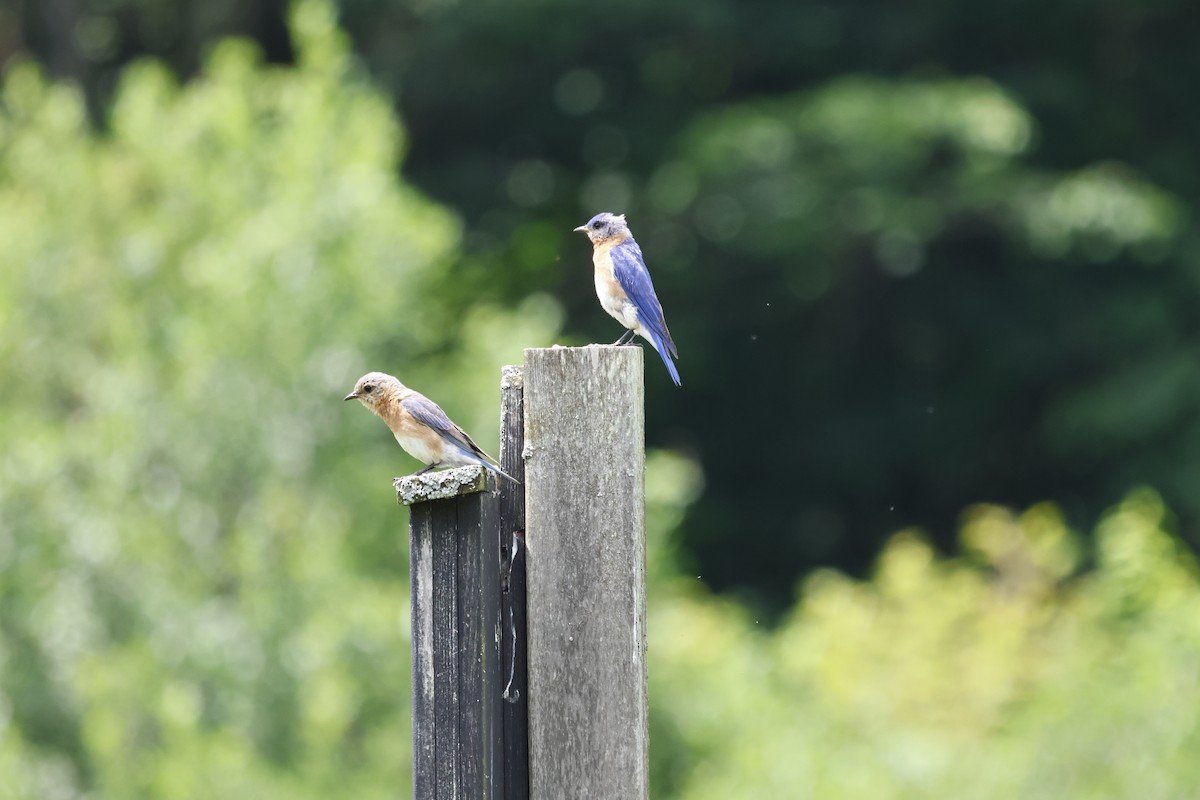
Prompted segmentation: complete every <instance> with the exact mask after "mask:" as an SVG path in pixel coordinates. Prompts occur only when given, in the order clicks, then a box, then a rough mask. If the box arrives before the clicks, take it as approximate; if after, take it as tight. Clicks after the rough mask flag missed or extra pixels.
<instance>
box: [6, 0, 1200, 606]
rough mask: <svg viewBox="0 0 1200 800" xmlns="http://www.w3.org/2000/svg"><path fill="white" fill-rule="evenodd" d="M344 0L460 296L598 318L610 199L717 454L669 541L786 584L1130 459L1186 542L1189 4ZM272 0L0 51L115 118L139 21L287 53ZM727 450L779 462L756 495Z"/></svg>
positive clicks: (101, 25) (145, 2)
mask: <svg viewBox="0 0 1200 800" xmlns="http://www.w3.org/2000/svg"><path fill="white" fill-rule="evenodd" d="M335 5H336V8H337V15H338V21H339V24H340V25H341V26H342V27H343V28H344V29H345V31H346V32H347V36H348V37H349V39H350V40H351V41H352V43H353V48H354V52H355V55H354V64H355V67H356V68H361V69H363V70H364V71H367V72H369V73H370V75H371V76H372V78H373V79H374V80H375V81H376V82H377V83H378V85H380V86H381V87H384V88H385V90H386V91H387V93H388V95H389V96H390V98H391V101H392V103H393V104H394V105H395V106H396V107H398V108H399V109H400V110H401V112H402V113H401V116H402V118H403V119H404V121H405V125H406V133H407V135H408V140H409V143H410V144H411V155H410V157H408V158H406V159H405V160H404V163H403V173H404V175H405V178H406V180H408V181H411V182H412V183H413V184H414V185H415V186H418V187H420V188H421V189H422V190H423V191H425V192H426V193H428V194H429V195H430V196H431V197H433V198H434V199H436V200H438V201H440V202H443V203H445V204H446V205H448V206H449V207H451V208H453V209H454V211H455V212H456V213H457V214H460V215H461V218H462V237H461V240H460V241H459V242H458V248H457V250H458V252H457V254H456V256H455V258H454V261H455V263H454V267H453V269H454V274H455V281H454V286H453V288H450V287H447V291H445V292H443V293H442V295H441V296H440V297H439V300H440V305H444V307H445V312H444V313H445V314H446V315H447V316H446V317H445V318H446V319H449V320H457V319H459V318H461V317H463V316H467V315H469V314H472V313H473V308H474V306H475V304H476V303H477V301H479V300H480V299H481V298H482V299H483V300H484V302H486V303H488V304H491V305H493V306H497V307H501V308H509V307H514V306H517V305H519V304H520V303H522V302H525V299H526V298H527V297H528V296H529V295H530V294H537V295H540V294H547V295H551V296H552V297H553V298H554V300H555V301H556V302H557V303H559V304H561V305H562V309H563V311H564V312H565V313H564V314H563V318H564V319H565V320H566V321H567V322H566V323H565V324H566V325H567V326H568V328H567V332H568V333H569V334H570V335H571V336H572V337H573V338H575V339H577V340H586V341H612V340H613V339H614V338H615V337H616V335H617V333H618V331H616V330H614V325H613V322H612V321H611V319H609V318H608V317H607V316H606V315H605V314H604V313H603V311H602V310H601V309H600V308H599V306H598V304H597V303H596V301H595V296H594V293H593V291H592V285H591V281H590V280H589V279H588V268H589V263H588V258H587V246H586V243H585V242H584V241H583V240H582V238H581V237H579V236H578V235H577V234H572V233H571V232H570V230H571V228H573V227H574V226H575V225H577V224H579V223H580V222H581V221H582V220H585V219H587V218H588V217H590V216H591V215H592V214H593V213H594V212H595V211H598V210H602V209H606V208H607V209H610V210H617V211H623V212H626V213H628V214H629V216H630V220H631V223H632V224H633V228H634V230H635V232H636V233H637V235H638V237H639V239H640V240H641V241H642V244H643V246H644V249H645V250H646V253H647V258H648V261H649V262H650V266H651V269H652V270H653V271H654V274H655V281H656V285H657V287H658V291H659V294H660V295H661V296H662V297H663V299H664V304H665V306H666V310H667V317H668V320H669V321H670V324H671V328H672V331H673V333H674V335H675V337H676V339H677V340H678V343H679V347H680V352H681V356H682V361H681V363H680V369H681V371H682V375H683V378H684V385H685V387H686V388H685V389H684V391H683V392H676V391H674V387H672V386H670V385H669V383H664V382H661V381H656V380H654V379H651V380H649V381H648V384H647V420H648V423H649V424H648V435H649V441H650V443H651V444H652V445H655V446H668V447H672V448H675V449H679V450H685V451H687V452H690V453H693V454H694V455H695V457H696V458H698V459H699V461H700V463H701V466H702V468H703V471H704V472H705V474H706V476H707V477H708V479H709V480H708V487H709V489H708V492H707V493H706V496H705V497H704V499H703V501H702V502H701V503H700V504H698V505H697V506H696V507H695V509H694V511H693V512H692V513H691V515H690V516H689V519H688V523H687V525H686V533H685V541H684V543H683V547H684V549H685V550H686V551H688V552H689V553H690V554H691V555H692V556H693V557H695V558H696V559H697V560H698V561H699V562H700V563H701V564H703V565H704V571H705V574H706V575H708V576H709V577H708V579H709V580H710V581H711V585H712V586H714V587H715V588H717V589H718V590H721V591H728V590H734V591H736V592H737V593H738V594H739V596H741V597H745V598H751V599H752V600H753V601H754V602H755V603H757V604H758V605H760V606H761V607H764V608H769V609H771V610H772V611H773V612H774V613H782V611H783V610H784V609H785V608H786V606H787V604H788V602H789V599H790V590H791V586H792V584H793V582H794V581H795V580H796V579H797V577H799V576H801V575H804V574H806V573H807V572H808V571H810V570H811V569H814V568H817V567H821V566H829V565H835V566H838V567H840V568H843V569H848V570H850V571H852V572H855V573H857V574H864V572H865V571H866V570H867V569H868V568H869V565H870V564H871V563H872V562H873V560H874V559H875V558H876V556H877V555H878V552H879V549H880V547H881V546H882V543H883V542H884V541H885V540H886V538H887V536H888V535H889V534H890V532H891V531H893V530H895V529H896V528H897V527H900V526H904V525H911V524H920V525H922V526H924V527H925V528H926V529H927V530H928V531H929V532H930V536H931V537H932V539H933V541H934V542H935V544H936V545H937V546H938V547H940V548H943V549H947V550H948V549H950V548H953V547H954V546H955V519H956V516H957V514H958V513H959V512H960V510H961V509H962V508H963V507H965V506H966V505H968V504H971V503H975V502H980V501H993V502H999V503H1004V504H1008V505H1012V506H1014V507H1021V506H1026V505H1029V504H1032V503H1036V502H1039V501H1040V500H1043V499H1047V498H1049V499H1052V500H1054V501H1055V502H1057V503H1059V504H1060V505H1061V506H1062V507H1063V508H1064V510H1065V512H1066V513H1067V514H1068V517H1069V519H1070V520H1071V522H1072V524H1073V525H1075V526H1076V527H1078V528H1079V529H1081V530H1088V529H1090V528H1091V527H1092V526H1093V525H1094V523H1095V521H1096V520H1097V519H1098V517H1099V515H1100V514H1101V513H1102V512H1103V511H1104V509H1106V508H1108V507H1109V506H1111V505H1112V504H1113V503H1116V502H1118V501H1119V499H1120V498H1121V497H1123V496H1124V495H1125V493H1126V492H1128V491H1129V490H1130V489H1131V488H1133V487H1135V486H1140V485H1152V486H1155V487H1156V488H1158V489H1159V490H1160V491H1162V492H1163V493H1164V496H1165V498H1166V499H1167V502H1168V504H1169V505H1170V506H1171V507H1172V508H1173V509H1175V511H1176V512H1177V513H1178V514H1179V518H1180V527H1181V533H1182V535H1183V536H1184V537H1185V539H1186V540H1188V541H1189V542H1191V543H1192V544H1193V545H1197V544H1200V499H1198V498H1200V495H1198V494H1197V493H1196V492H1195V491H1194V490H1193V487H1194V486H1195V484H1196V481H1197V479H1200V459H1198V458H1197V455H1196V454H1197V453H1200V424H1198V423H1197V421H1196V418H1195V415H1193V414H1191V413H1190V406H1189V403H1188V398H1189V397H1190V396H1191V395H1192V393H1193V392H1194V390H1196V389H1197V387H1198V386H1200V365H1198V363H1197V360H1196V358H1195V356H1194V353H1195V352H1196V351H1197V347H1198V346H1200V341H1198V338H1200V334H1198V332H1197V331H1196V330H1195V329H1194V326H1193V325H1192V324H1191V319H1192V317H1193V316H1194V313H1193V310H1194V308H1195V307H1196V306H1197V304H1200V282H1198V281H1197V276H1198V275H1200V273H1197V271H1196V270H1195V268H1194V264H1195V263H1196V261H1197V257H1198V256H1200V247H1198V245H1200V238H1198V237H1197V236H1196V229H1195V225H1194V222H1193V220H1192V219H1191V215H1190V206H1191V205H1192V204H1194V202H1195V199H1196V198H1197V197H1200V160H1198V159H1197V158H1196V155H1195V153H1196V148H1195V145H1194V142H1195V139H1196V136H1195V135H1194V132H1195V131H1196V130H1197V129H1200V112H1198V111H1197V108H1200V107H1198V106H1197V105H1196V104H1195V103H1194V102H1192V98H1193V95H1194V94H1195V91H1194V88H1195V83H1196V76H1197V75H1200V50H1198V49H1197V48H1196V47H1195V46H1194V42H1193V41H1192V37H1190V36H1188V35H1187V33H1186V32H1188V31H1191V30H1194V29H1196V27H1197V25H1200V6H1197V5H1196V4H1194V3H1192V4H1189V3H1184V2H1180V1H1179V0H1147V2H1143V3H1133V4H1130V3H1125V4H1120V3H1111V2H1107V3H1104V2H1100V3H1067V4H1057V5H1056V6H1054V7H1053V8H1046V7H1045V4H1044V3H1038V2H1034V1H1033V0H1005V1H1004V2H998V1H997V0H992V2H982V3H972V4H963V3H948V2H944V1H943V0H918V1H917V2H913V3H907V4H903V5H898V4H896V3H892V2H888V1H887V0H841V1H840V2H838V3H827V2H822V0H798V2H788V3H780V2H774V1H773V0H687V2H683V0H662V2H658V3H631V2H619V3H615V4H614V3H610V4H608V5H607V6H605V7H603V8H602V9H601V8H597V7H595V6H594V5H589V4H584V3H578V2H570V1H569V0H559V1H558V2H545V0H506V2H486V0H481V1H477V2H471V3H465V2H452V1H451V0H388V2H384V0H336V3H335ZM285 9H286V0H237V2H234V0H211V2H204V3H196V2H193V0H74V1H72V2H64V1H63V0H55V1H54V2H45V3H25V4H22V3H19V2H17V1H16V0H0V61H2V60H4V59H6V58H7V57H8V54H9V53H23V52H24V53H32V54H35V55H36V56H37V57H38V58H39V59H40V60H41V61H42V62H43V63H45V64H46V65H47V67H48V68H49V69H50V70H51V71H52V73H53V74H54V75H57V76H69V77H71V78H73V79H74V80H76V81H78V83H79V84H80V85H81V86H82V87H83V88H84V93H85V95H86V97H87V98H88V99H89V106H90V108H91V110H92V115H93V117H94V118H95V120H96V121H97V124H98V125H100V126H102V127H103V126H104V125H105V124H106V117H105V110H106V109H107V107H108V103H109V100H110V99H111V98H112V96H113V92H114V91H115V89H114V87H115V86H116V84H117V82H118V76H119V75H120V74H121V70H122V68H123V66H124V65H125V64H127V63H128V62H129V61H130V60H131V59H134V58H136V57H137V56H139V55H141V54H147V53H149V54H154V55H155V56H157V57H160V58H162V59H163V63H165V64H167V65H169V67H170V68H171V69H172V70H173V71H174V72H176V74H178V75H181V76H190V75H193V74H196V72H197V70H199V69H200V68H201V65H202V64H203V63H204V60H203V54H204V53H206V52H207V51H208V50H210V49H211V48H213V47H214V46H216V43H217V42H218V41H220V39H221V37H222V36H224V35H227V34H229V33H231V32H236V33H241V34H245V35H248V36H250V37H252V38H253V39H254V40H255V41H257V42H258V43H259V44H260V46H261V48H262V50H263V52H264V53H265V54H266V59H267V60H268V61H270V62H278V63H292V62H294V61H295V59H296V58H297V52H298V50H299V46H298V43H297V42H296V41H294V40H295V38H296V37H294V36H293V35H291V34H290V33H289V31H288V29H287V26H286V25H285V24H284V22H283V20H284V16H285ZM10 22H11V24H8V23H10ZM715 159H726V162H725V163H723V164H718V163H716V161H715ZM539 303H540V304H539V305H538V308H539V309H543V310H549V312H550V313H552V315H555V316H557V314H558V311H557V309H556V306H555V303H553V302H546V303H542V302H541V301H539ZM735 393H736V395H737V401H736V402H734V400H733V398H734V396H735ZM727 407H732V408H733V409H734V410H735V412H736V413H730V414H726V415H714V414H712V413H711V409H713V408H727ZM746 418H748V419H754V420H763V419H767V420H771V421H772V425H773V431H772V436H771V442H772V444H773V446H771V447H757V448H750V449H749V452H747V447H746V446H745V444H744V441H745V439H746V436H745V434H744V432H743V424H742V420H743V419H746ZM748 464H753V465H755V466H759V467H762V468H765V469H767V470H769V471H770V472H772V473H777V472H788V473H789V474H792V477H793V478H794V480H793V482H792V484H791V486H792V489H791V490H790V491H788V492H782V491H778V490H777V488H776V487H772V486H767V485H766V484H764V483H761V482H755V483H751V484H750V485H749V488H750V492H749V493H748V494H747V493H744V492H743V489H744V488H746V487H747V484H746V483H745V482H744V481H743V480H742V476H743V473H744V471H745V469H746V468H747V465H748ZM747 507H751V508H753V509H754V512H755V513H754V516H755V519H756V520H757V523H758V524H757V525H755V526H746V525H744V524H743V523H742V522H741V520H742V519H743V518H744V517H745V509H746V508H747ZM731 530H736V531H737V532H738V534H737V535H738V536H739V539H740V540H742V541H744V542H745V547H743V548H742V549H741V550H740V551H739V552H738V553H737V554H736V557H733V558H730V557H729V554H728V553H727V552H725V548H724V546H723V543H724V541H725V539H726V538H727V535H728V532H729V531H731Z"/></svg>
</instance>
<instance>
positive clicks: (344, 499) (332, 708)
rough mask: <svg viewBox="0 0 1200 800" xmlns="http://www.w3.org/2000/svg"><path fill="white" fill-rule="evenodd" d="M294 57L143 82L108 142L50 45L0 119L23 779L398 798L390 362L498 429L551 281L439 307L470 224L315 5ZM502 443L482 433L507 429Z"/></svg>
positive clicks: (11, 729)
mask: <svg viewBox="0 0 1200 800" xmlns="http://www.w3.org/2000/svg"><path fill="white" fill-rule="evenodd" d="M293 30H294V35H295V37H296V39H297V42H298V44H299V45H300V59H299V64H298V65H297V67H296V68H294V69H281V68H272V67H266V66H263V65H262V64H260V63H259V62H258V58H257V56H256V53H255V49H254V48H253V47H252V46H250V45H248V44H247V43H245V42H237V41H230V42H226V43H224V44H222V45H221V46H220V47H219V48H217V49H216V50H215V51H214V53H213V54H212V57H211V59H210V60H209V62H208V64H207V66H206V68H205V71H204V73H203V74H202V75H201V76H200V77H199V78H198V79H197V80H195V81H194V82H191V83H189V84H188V85H187V86H184V87H180V86H179V85H178V84H177V83H176V81H175V79H174V78H173V77H172V76H171V75H170V74H168V72H167V71H166V70H164V69H163V68H162V67H161V66H159V65H157V64H154V63H141V64H138V65H135V66H134V67H131V68H130V69H129V70H128V71H127V73H126V75H125V76H124V78H123V80H122V83H121V87H120V89H119V91H118V92H117V95H116V98H115V101H114V103H113V107H112V112H111V116H110V118H109V120H108V132H107V133H105V134H97V133H95V132H94V131H93V130H92V129H91V128H90V126H89V124H88V122H87V119H86V116H85V111H84V107H83V102H82V100H81V98H80V96H79V95H78V93H77V92H75V91H74V90H72V89H70V88H68V87H65V86H62V85H58V84H53V83H49V82H47V81H46V80H45V79H43V78H42V77H41V76H40V74H39V72H38V70H37V69H36V68H35V67H33V66H32V65H25V66H21V67H18V68H15V69H13V70H11V71H10V72H9V73H8V74H7V75H6V78H5V82H4V88H3V106H2V113H0V241H3V242H4V254H3V263H4V268H3V270H0V370H2V375H3V382H4V384H5V385H6V386H7V389H6V391H5V392H4V394H3V398H2V399H0V408H2V413H0V441H3V442H4V443H5V444H4V449H3V454H2V456H0V574H2V576H3V577H2V579H0V591H2V592H3V602H2V603H0V642H2V652H3V663H4V668H3V671H2V673H0V687H2V689H3V694H4V696H5V698H6V699H7V701H6V704H5V719H6V720H7V726H6V728H5V730H6V732H5V734H4V739H3V741H4V750H5V753H6V756H5V759H6V761H5V763H6V764H7V768H6V776H5V779H4V780H3V781H0V783H3V784H4V785H5V786H8V787H23V788H19V789H16V788H14V790H13V793H12V794H8V795H6V796H14V797H30V798H42V799H44V798H51V797H74V796H85V795H86V796H92V797H111V798H117V797H163V798H167V797H171V798H176V797H178V798H185V797H194V798H211V797H256V798H266V797H287V798H297V797H314V798H315V797H322V798H326V797H335V796H343V797H393V796H395V794H396V787H398V786H405V785H407V782H408V777H407V776H408V770H409V762H408V755H407V754H408V748H409V744H408V740H409V724H408V719H407V716H406V709H407V707H408V696H409V675H408V664H409V661H408V658H407V656H406V654H405V653H406V646H405V642H404V638H405V629H406V625H407V616H408V611H407V578H406V575H405V573H406V558H405V552H404V551H405V548H404V542H405V540H406V535H405V534H406V530H407V521H406V518H405V516H404V514H403V513H402V512H401V510H400V509H398V508H397V507H396V506H395V501H394V494H393V492H392V489H391V485H390V478H391V476H393V475H396V474H402V473H404V472H409V471H411V470H412V469H413V468H415V466H417V465H415V464H413V463H412V462H411V460H410V459H408V457H407V456H405V455H404V454H403V453H402V452H401V451H400V450H399V449H398V448H397V447H396V446H395V443H394V441H392V440H391V437H390V436H388V435H387V432H386V430H385V429H384V428H383V427H382V426H381V425H379V424H378V421H377V420H374V419H373V418H371V417H370V416H369V415H366V414H364V413H362V409H359V408H352V407H351V405H349V404H343V403H342V396H343V395H344V394H345V393H346V391H348V389H349V387H351V386H352V385H353V382H354V380H355V379H356V378H357V377H358V376H359V375H361V374H362V373H364V372H366V371H368V370H370V369H384V370H388V371H390V372H395V373H397V374H399V375H400V376H401V377H402V378H403V379H405V380H407V381H409V382H410V383H411V384H412V385H415V386H419V387H421V388H422V389H425V390H426V391H428V392H429V393H430V394H431V395H432V396H434V397H436V398H438V399H439V400H440V401H441V402H442V403H443V404H444V406H445V407H446V408H447V410H448V411H449V413H451V414H452V415H454V416H455V417H456V418H457V419H459V420H460V421H461V423H462V424H463V425H465V426H466V427H467V428H468V429H470V430H472V431H473V432H475V433H476V435H477V436H478V437H479V440H480V441H482V442H485V443H486V442H495V441H496V429H497V426H498V420H497V419H496V417H497V416H498V415H497V414H496V412H495V409H496V407H497V405H498V400H499V386H498V376H499V366H500V365H501V364H503V363H505V362H519V361H520V358H521V348H522V347H524V346H526V345H529V344H539V343H541V344H545V343H547V341H546V340H547V338H548V337H549V336H550V335H551V334H552V333H553V331H554V330H555V329H556V326H557V314H558V310H557V307H556V306H555V304H554V303H553V301H549V300H547V299H545V298H537V297H534V298H531V299H530V300H529V301H528V302H526V303H525V304H524V305H523V306H520V307H514V308H511V309H507V310H504V311H501V310H498V309H494V308H488V307H486V306H477V307H476V308H475V309H473V311H472V313H471V314H469V315H467V316H465V317H464V318H462V319H459V320H457V324H451V323H450V322H449V320H448V314H449V311H448V309H447V307H446V304H437V303H434V302H431V301H430V300H429V298H430V297H438V296H440V295H442V294H449V293H452V290H453V284H454V275H453V274H452V272H451V271H450V270H449V269H448V264H449V261H448V259H449V257H450V256H451V254H452V252H453V248H454V246H455V244H456V242H457V238H458V226H457V224H456V222H455V221H454V219H453V218H452V217H451V215H449V214H448V213H447V212H446V211H444V210H443V209H441V208H439V207H437V206H436V205H434V204H432V203H430V202H429V201H428V200H426V199H425V198H423V197H422V196H421V195H420V194H419V193H418V192H416V191H414V190H412V189H411V188H409V187H407V186H405V185H403V184H399V183H398V182H397V181H396V180H395V178H394V169H395V164H396V161H397V158H398V155H399V152H400V150H401V147H402V144H403V133H402V131H401V129H400V128H399V127H398V125H397V124H396V122H395V121H394V118H393V115H392V113H391V110H390V109H389V107H388V103H387V102H386V100H385V99H384V98H383V97H382V96H381V95H380V94H379V93H378V92H377V91H376V90H374V89H373V88H371V87H370V86H368V85H367V84H366V82H364V81H363V80H362V78H361V76H360V75H358V74H356V72H355V71H354V70H353V68H352V64H351V62H350V60H349V59H348V58H347V55H346V46H345V43H344V39H343V37H342V36H341V35H340V33H339V32H338V31H337V29H336V28H335V26H334V22H333V18H332V15H331V13H330V9H329V8H328V6H327V5H326V4H324V3H319V2H304V3H300V4H298V5H297V7H296V11H295V15H294V27H293ZM489 447H492V448H494V445H489Z"/></svg>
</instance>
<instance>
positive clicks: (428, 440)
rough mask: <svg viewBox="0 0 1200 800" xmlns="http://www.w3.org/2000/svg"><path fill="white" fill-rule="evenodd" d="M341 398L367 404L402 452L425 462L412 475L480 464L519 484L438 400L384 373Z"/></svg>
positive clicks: (360, 381)
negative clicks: (458, 423)
mask: <svg viewBox="0 0 1200 800" xmlns="http://www.w3.org/2000/svg"><path fill="white" fill-rule="evenodd" d="M344 399H346V400H357V401H358V402H360V403H362V404H363V405H364V406H366V407H367V409H368V410H369V411H371V412H372V413H373V414H375V416H377V417H379V418H380V419H382V420H383V421H384V422H385V423H386V424H387V426H388V428H389V429H390V430H391V431H392V435H393V436H395V437H396V441H397V442H399V443H400V446H401V447H403V448H404V452H406V453H408V454H409V455H410V456H412V457H413V458H415V459H417V460H418V461H420V462H421V463H423V464H425V465H426V467H425V468H424V469H420V470H417V471H416V472H414V473H413V474H414V475H420V474H422V473H425V472H428V471H429V470H431V469H435V468H437V467H466V466H470V465H472V464H479V465H481V466H484V467H487V468H488V469H490V470H492V471H493V472H495V473H497V474H499V475H503V476H504V477H505V478H508V479H509V480H510V481H512V482H513V483H518V484H519V483H520V481H518V480H517V479H516V478H514V477H513V476H511V475H509V474H508V473H507V472H504V471H503V470H501V469H500V468H499V467H498V466H496V465H495V464H494V463H492V462H494V461H495V460H496V459H494V458H492V457H491V456H489V455H488V454H487V453H485V452H483V450H482V449H481V448H480V447H479V445H477V444H475V442H474V441H472V440H471V437H470V436H468V435H467V432H466V431H464V430H463V429H462V428H460V427H458V426H457V425H455V424H454V422H452V421H451V419H450V418H449V417H448V416H446V412H445V411H442V409H441V407H440V406H438V404H437V403H435V402H433V401H432V400H430V399H429V398H428V397H426V396H425V395H423V394H421V393H420V392H415V391H413V390H412V389H409V388H408V387H407V386H405V385H404V384H403V383H401V382H400V381H399V380H397V379H396V378H395V377H393V376H391V375H388V374H387V373H384V372H368V373H367V374H366V375H363V376H362V377H361V378H359V379H358V383H356V384H354V391H352V392H350V394H348V395H346V397H345V398H344Z"/></svg>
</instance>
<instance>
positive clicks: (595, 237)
mask: <svg viewBox="0 0 1200 800" xmlns="http://www.w3.org/2000/svg"><path fill="white" fill-rule="evenodd" d="M575 230H577V231H580V232H581V233H586V234H587V237H588V238H589V239H591V240H592V242H603V241H606V240H608V239H612V238H613V237H615V236H621V235H623V234H624V235H628V234H629V226H628V225H626V224H625V215H624V214H610V213H609V212H607V211H602V212H600V213H599V214H597V215H596V216H594V217H592V218H591V219H589V220H588V221H587V223H586V224H584V225H580V226H579V227H578V228H576V229H575Z"/></svg>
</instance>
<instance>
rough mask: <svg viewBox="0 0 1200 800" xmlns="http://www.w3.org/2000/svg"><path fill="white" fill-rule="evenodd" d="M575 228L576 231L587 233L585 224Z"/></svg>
mask: <svg viewBox="0 0 1200 800" xmlns="http://www.w3.org/2000/svg"><path fill="white" fill-rule="evenodd" d="M575 230H576V231H578V232H579V233H587V225H580V226H579V227H578V228H576V229H575Z"/></svg>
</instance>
